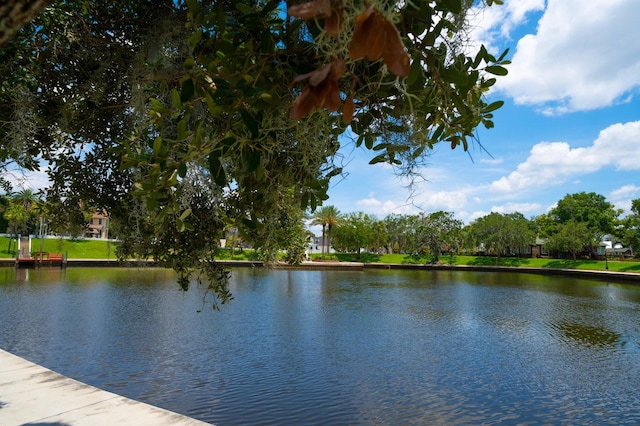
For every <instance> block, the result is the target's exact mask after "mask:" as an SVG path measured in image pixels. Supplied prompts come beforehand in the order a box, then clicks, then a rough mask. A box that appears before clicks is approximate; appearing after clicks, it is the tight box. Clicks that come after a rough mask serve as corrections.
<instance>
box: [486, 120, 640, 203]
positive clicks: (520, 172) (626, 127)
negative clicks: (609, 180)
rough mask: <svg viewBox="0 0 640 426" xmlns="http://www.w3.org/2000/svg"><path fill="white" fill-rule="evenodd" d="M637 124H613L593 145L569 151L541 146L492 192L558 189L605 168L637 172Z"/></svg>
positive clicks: (553, 145)
mask: <svg viewBox="0 0 640 426" xmlns="http://www.w3.org/2000/svg"><path fill="white" fill-rule="evenodd" d="M638 158H640V121H634V122H630V123H625V124H614V125H612V126H609V127H607V128H606V129H604V130H602V131H601V132H600V134H599V135H598V138H597V139H596V140H595V141H594V143H593V145H591V146H589V147H581V148H571V147H570V146H569V144H568V143H566V142H541V143H538V144H536V145H534V146H533V148H531V151H530V153H529V157H528V158H527V160H526V161H525V162H524V163H520V164H519V165H518V167H517V168H516V170H514V171H513V172H511V173H510V174H509V175H508V176H503V177H501V178H500V179H498V180H496V181H493V182H492V183H491V190H492V191H494V192H502V193H514V192H518V191H526V190H528V189H530V188H532V187H539V186H540V185H558V184H561V183H563V182H565V181H566V179H567V178H569V177H574V176H576V175H581V174H586V173H591V172H595V171H597V170H599V169H601V168H603V167H605V166H611V167H614V168H616V169H617V170H640V161H638Z"/></svg>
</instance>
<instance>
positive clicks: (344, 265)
mask: <svg viewBox="0 0 640 426" xmlns="http://www.w3.org/2000/svg"><path fill="white" fill-rule="evenodd" d="M218 262H219V263H220V264H221V265H223V266H226V267H229V268H238V267H245V268H256V267H257V268H263V267H264V264H263V262H261V261H252V260H219V261H218ZM15 266H16V259H12V258H2V259H0V267H15ZM37 267H38V268H59V267H61V266H60V265H57V266H54V265H47V264H43V265H38V266H37ZM64 267H90V268H96V267H121V268H127V267H128V268H154V267H161V266H159V265H158V262H156V261H153V260H129V261H126V262H121V261H119V260H115V259H69V260H67V261H66V262H65V264H64ZM272 268H273V269H288V270H296V269H297V270H332V269H333V270H353V271H359V270H365V269H379V270H392V269H393V270H424V271H473V272H512V273H513V272H515V273H526V274H538V275H550V276H554V275H559V276H569V277H576V278H587V279H595V280H598V281H603V280H605V281H606V280H610V279H613V280H615V281H616V282H618V281H622V282H625V283H634V284H640V273H636V272H620V271H608V270H607V271H602V270H592V269H567V268H540V267H528V266H499V265H445V264H439V265H432V264H408V263H362V262H331V261H323V262H315V261H305V262H302V264H300V265H288V264H286V263H283V262H280V263H278V264H276V265H274V266H272Z"/></svg>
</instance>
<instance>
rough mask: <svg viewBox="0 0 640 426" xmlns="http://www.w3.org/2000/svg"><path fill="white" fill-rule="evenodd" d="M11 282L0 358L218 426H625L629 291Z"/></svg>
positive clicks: (637, 410)
mask: <svg viewBox="0 0 640 426" xmlns="http://www.w3.org/2000/svg"><path fill="white" fill-rule="evenodd" d="M17 273H18V276H16V271H15V270H14V269H13V268H4V269H0V324H1V327H0V347H1V348H3V349H6V350H8V351H10V352H13V353H15V354H17V355H20V356H23V357H25V358H27V359H29V360H32V361H35V362H37V363H40V364H43V365H45V366H47V367H49V368H51V369H53V370H56V371H58V372H60V373H63V374H65V375H68V376H70V377H73V378H75V379H78V380H81V381H84V382H87V383H90V384H92V385H95V386H98V387H101V388H104V389H106V390H109V391H112V392H116V393H120V394H123V395H126V396H128V397H131V398H134V399H139V400H142V401H145V402H148V403H151V404H154V405H158V406H161V407H164V408H167V409H170V410H173V411H177V412H180V413H183V414H186V415H189V416H192V417H196V418H199V419H202V420H205V421H209V422H212V423H216V424H218V425H237V424H250V425H257V424H297V425H303V424H304V425H313V424H322V425H326V424H340V425H343V424H380V425H382V424H384V425H387V424H391V425H399V424H402V425H407V424H419V425H424V424H447V425H451V424H480V423H482V424H526V425H530V424H638V423H640V387H639V384H640V287H633V286H628V285H620V284H607V283H602V282H592V281H585V280H577V279H563V278H558V277H541V276H536V275H527V274H490V273H467V272H446V271H440V272H414V271H375V272H374V271H371V272H369V271H364V272H353V271H349V272H342V271H341V272H318V271H265V270H262V269H259V268H256V269H237V270H234V271H233V283H232V290H233V293H234V296H235V299H234V300H233V301H232V302H231V303H230V304H228V305H225V306H223V307H222V311H221V312H216V311H213V310H211V308H210V301H209V296H208V295H207V294H205V292H204V290H203V289H199V288H197V287H195V286H193V287H192V289H191V290H190V291H189V292H187V293H182V292H180V291H179V290H178V289H177V285H176V284H175V280H174V276H173V274H172V273H171V272H168V271H164V270H157V269H147V270H128V269H71V268H70V269H67V270H66V271H60V270H57V269H42V270H39V271H34V270H30V271H18V272H17ZM199 310H202V312H199V313H198V311H199ZM1 417H2V410H1V409H0V419H1ZM0 423H1V422H0Z"/></svg>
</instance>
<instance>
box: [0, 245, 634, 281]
mask: <svg viewBox="0 0 640 426" xmlns="http://www.w3.org/2000/svg"><path fill="white" fill-rule="evenodd" d="M40 244H41V241H40V240H35V239H34V240H32V241H31V251H32V252H37V251H40ZM43 244H44V246H43V248H42V251H43V252H47V253H62V254H66V255H67V257H68V258H69V259H115V258H116V256H115V249H116V247H117V244H118V243H114V242H108V241H104V240H93V239H86V240H65V239H53V238H48V239H45V240H44V243H43ZM15 252H16V243H15V241H13V243H12V245H11V250H9V238H7V237H0V258H13V257H15ZM311 257H312V259H313V258H318V257H320V256H319V255H317V254H313V255H311ZM217 258H218V259H221V260H259V259H258V257H257V255H256V253H255V252H254V251H253V250H248V249H244V250H242V251H240V250H239V249H236V250H235V252H234V253H233V256H232V255H231V250H229V249H221V250H219V252H218V254H217ZM327 258H328V259H330V260H336V261H340V262H364V263H400V264H407V263H412V264H425V263H429V262H430V261H431V258H430V257H428V256H411V255H406V254H383V255H376V254H371V253H362V254H361V256H360V258H358V256H357V255H356V254H354V253H335V254H332V255H331V256H328V257H327ZM440 263H443V264H452V265H485V266H512V267H530V268H564V269H583V270H592V271H594V270H595V271H604V270H605V269H606V268H607V267H608V269H609V270H610V271H619V272H638V273H640V262H638V261H629V260H625V261H620V260H609V261H607V262H605V261H604V260H586V259H584V260H583V259H578V260H577V261H573V260H571V259H547V258H540V259H530V258H517V257H505V258H502V259H500V262H499V263H498V262H497V258H495V257H488V256H487V257H485V256H462V255H455V256H442V257H441V258H440Z"/></svg>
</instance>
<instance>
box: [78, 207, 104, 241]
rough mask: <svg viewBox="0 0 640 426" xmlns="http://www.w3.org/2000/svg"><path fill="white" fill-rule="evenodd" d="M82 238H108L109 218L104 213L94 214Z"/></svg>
mask: <svg viewBox="0 0 640 426" xmlns="http://www.w3.org/2000/svg"><path fill="white" fill-rule="evenodd" d="M84 236H85V237H86V238H109V216H107V215H106V214H105V213H104V212H102V213H94V214H93V216H91V220H90V221H89V224H88V225H87V231H86V232H85V234H84Z"/></svg>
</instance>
